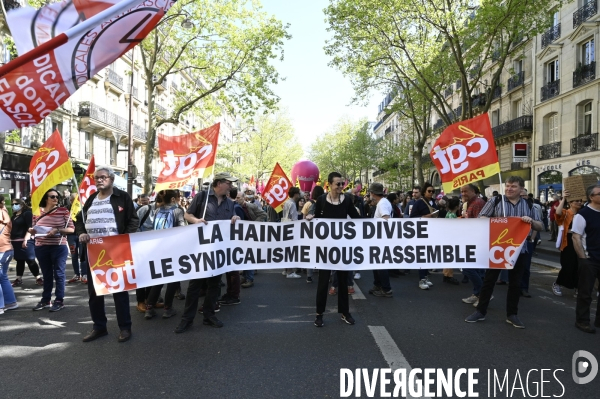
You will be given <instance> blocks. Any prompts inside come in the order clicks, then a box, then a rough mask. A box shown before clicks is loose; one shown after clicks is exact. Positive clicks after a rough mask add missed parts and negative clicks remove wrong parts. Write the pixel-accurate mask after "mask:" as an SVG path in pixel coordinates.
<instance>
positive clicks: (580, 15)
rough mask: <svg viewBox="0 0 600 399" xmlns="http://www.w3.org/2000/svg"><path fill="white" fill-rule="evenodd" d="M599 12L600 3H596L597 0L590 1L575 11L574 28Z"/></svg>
mask: <svg viewBox="0 0 600 399" xmlns="http://www.w3.org/2000/svg"><path fill="white" fill-rule="evenodd" d="M597 12H598V4H597V3H596V0H593V1H590V2H589V3H587V4H586V5H584V6H583V7H581V8H580V9H579V10H577V11H575V12H574V13H573V29H575V28H577V27H578V26H579V25H581V24H582V23H584V22H585V21H587V20H588V19H590V18H591V17H592V16H594V15H596V13H597Z"/></svg>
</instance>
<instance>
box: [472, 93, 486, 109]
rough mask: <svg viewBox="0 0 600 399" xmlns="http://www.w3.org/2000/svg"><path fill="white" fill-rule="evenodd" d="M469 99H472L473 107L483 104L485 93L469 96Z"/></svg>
mask: <svg viewBox="0 0 600 399" xmlns="http://www.w3.org/2000/svg"><path fill="white" fill-rule="evenodd" d="M471 99H472V101H473V103H472V106H473V108H477V107H483V106H485V94H478V95H476V96H473V97H471Z"/></svg>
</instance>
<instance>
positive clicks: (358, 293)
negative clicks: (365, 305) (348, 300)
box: [352, 284, 367, 299]
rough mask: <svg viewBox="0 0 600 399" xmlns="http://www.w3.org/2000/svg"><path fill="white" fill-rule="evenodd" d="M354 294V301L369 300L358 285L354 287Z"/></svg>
mask: <svg viewBox="0 0 600 399" xmlns="http://www.w3.org/2000/svg"><path fill="white" fill-rule="evenodd" d="M354 291H355V292H354V294H352V298H353V299H367V298H365V294H363V293H362V291H361V290H360V287H359V286H358V284H355V285H354Z"/></svg>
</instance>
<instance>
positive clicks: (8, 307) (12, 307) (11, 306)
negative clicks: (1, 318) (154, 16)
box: [4, 302, 19, 310]
mask: <svg viewBox="0 0 600 399" xmlns="http://www.w3.org/2000/svg"><path fill="white" fill-rule="evenodd" d="M18 308H19V304H18V303H17V302H15V303H11V304H10V305H8V306H4V310H15V309H18Z"/></svg>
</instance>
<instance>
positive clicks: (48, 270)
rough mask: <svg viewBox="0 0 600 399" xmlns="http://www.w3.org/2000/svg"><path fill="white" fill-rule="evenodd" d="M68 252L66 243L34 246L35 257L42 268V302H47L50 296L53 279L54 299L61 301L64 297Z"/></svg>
mask: <svg viewBox="0 0 600 399" xmlns="http://www.w3.org/2000/svg"><path fill="white" fill-rule="evenodd" d="M68 252H69V250H68V249H67V246H66V245H40V246H36V247H35V257H36V258H37V259H38V262H40V269H42V276H44V291H43V292H42V302H43V303H49V302H50V299H51V298H52V287H53V286H54V280H56V289H55V291H54V296H55V300H56V301H59V302H62V301H63V299H64V297H65V282H66V278H65V269H66V267H67V254H68ZM53 278H54V279H53Z"/></svg>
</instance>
